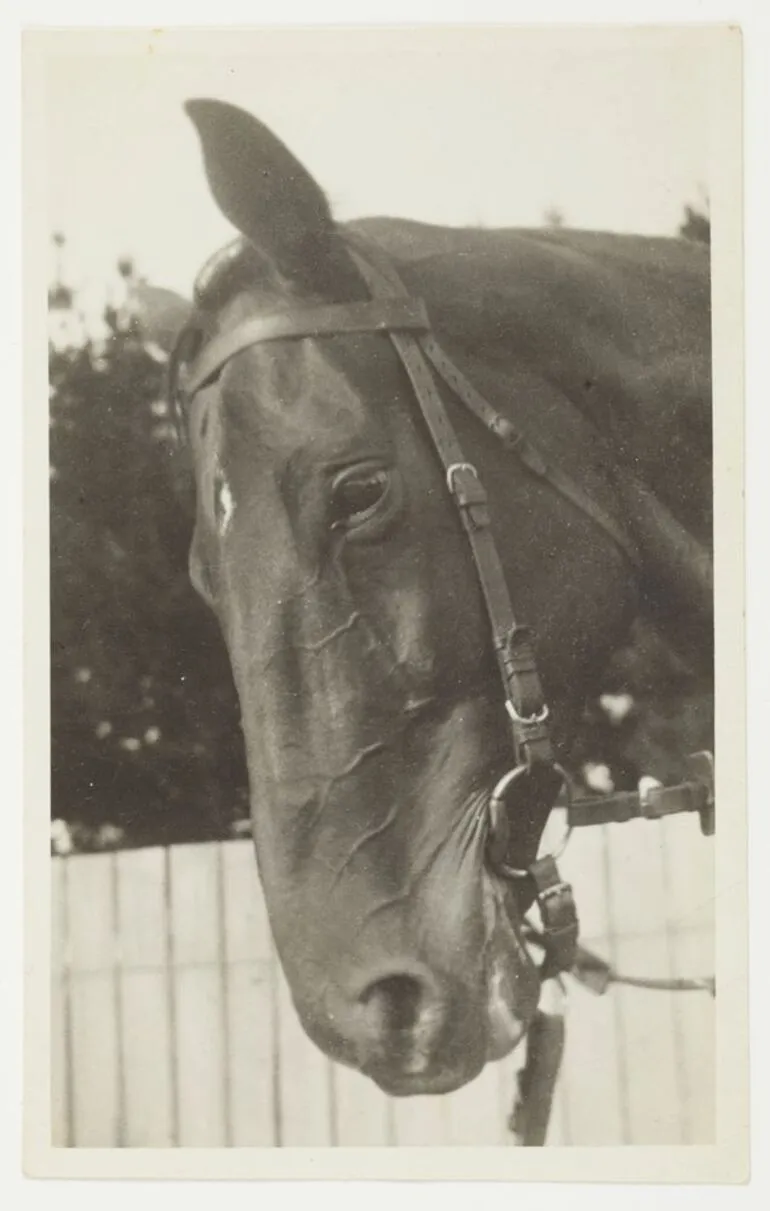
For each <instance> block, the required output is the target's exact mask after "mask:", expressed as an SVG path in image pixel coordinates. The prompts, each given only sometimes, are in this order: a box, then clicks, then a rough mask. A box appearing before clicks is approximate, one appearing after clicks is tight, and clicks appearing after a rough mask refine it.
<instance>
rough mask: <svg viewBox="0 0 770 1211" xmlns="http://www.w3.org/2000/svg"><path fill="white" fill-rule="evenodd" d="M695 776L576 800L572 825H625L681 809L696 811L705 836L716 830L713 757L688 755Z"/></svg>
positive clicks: (570, 815) (570, 817) (570, 808)
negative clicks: (673, 783)
mask: <svg viewBox="0 0 770 1211" xmlns="http://www.w3.org/2000/svg"><path fill="white" fill-rule="evenodd" d="M687 763H688V765H689V767H690V771H691V773H692V778H691V779H690V780H688V781H686V782H680V783H678V784H677V785H676V786H655V787H652V788H651V789H650V790H648V791H647V792H646V793H645V794H639V792H638V791H618V792H617V793H615V794H612V795H600V796H597V797H596V798H590V799H573V800H572V802H571V803H570V804H569V806H568V808H567V824H568V826H569V828H571V829H572V828H588V827H590V826H591V825H593V824H626V823H627V822H628V821H629V820H661V819H662V818H663V817H664V816H676V815H679V814H680V813H682V812H697V813H698V815H699V817H700V826H701V832H702V833H703V835H704V837H712V836H713V835H714V831H715V807H714V758H713V756H712V754H711V753H706V752H702V753H693V754H692V755H691V756H689V757H688V758H687Z"/></svg>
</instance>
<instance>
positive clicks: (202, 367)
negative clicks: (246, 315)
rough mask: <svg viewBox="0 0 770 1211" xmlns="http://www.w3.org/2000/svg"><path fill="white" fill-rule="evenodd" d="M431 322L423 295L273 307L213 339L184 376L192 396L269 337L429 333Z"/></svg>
mask: <svg viewBox="0 0 770 1211" xmlns="http://www.w3.org/2000/svg"><path fill="white" fill-rule="evenodd" d="M429 330H430V321H429V320H428V313H427V311H426V310H425V304H424V303H423V301H422V299H414V298H407V297H399V298H378V299H370V300H368V301H367V302H364V303H327V304H324V305H321V306H316V307H303V308H300V309H299V310H295V311H286V312H277V313H276V312H273V314H271V315H262V316H256V317H255V318H254V319H251V320H245V321H244V323H242V324H239V325H238V326H237V328H234V329H233V330H232V332H223V333H222V334H221V335H220V336H215V337H214V338H213V340H211V341H209V343H208V344H207V345H206V347H205V348H204V349H203V351H202V352H201V354H200V356H199V357H198V358H197V359H196V360H195V361H194V362H193V364H192V366H191V367H190V369H189V370H188V371H187V373H186V375H185V376H184V378H183V381H182V384H181V386H182V390H183V392H184V394H185V395H186V396H187V397H188V399H189V398H191V397H192V396H193V395H195V393H196V391H199V390H200V388H201V387H202V386H203V385H204V383H206V382H208V380H209V379H210V378H213V377H214V375H215V374H217V373H218V372H219V371H220V370H221V369H222V367H223V366H224V365H225V363H226V362H228V361H229V360H230V358H231V357H234V356H235V354H236V353H240V352H241V351H242V350H243V349H248V347H249V346H250V345H260V344H264V342H265V341H278V340H286V339H290V338H292V337H294V338H300V337H305V336H324V335H326V336H341V335H343V334H347V333H352V332H428V331H429Z"/></svg>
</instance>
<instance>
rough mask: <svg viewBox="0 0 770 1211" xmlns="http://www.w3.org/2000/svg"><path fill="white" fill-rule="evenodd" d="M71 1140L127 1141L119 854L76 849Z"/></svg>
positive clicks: (99, 1144)
mask: <svg viewBox="0 0 770 1211" xmlns="http://www.w3.org/2000/svg"><path fill="white" fill-rule="evenodd" d="M67 862H68V878H67V881H66V882H67V921H68V926H69V946H68V954H69V963H70V1003H71V1019H70V1021H71V1055H72V1065H73V1073H74V1074H75V1075H76V1081H75V1086H74V1089H73V1098H72V1107H73V1123H72V1141H73V1144H74V1145H75V1146H76V1147H81V1148H109V1147H117V1146H118V1145H119V1144H120V1143H121V1134H122V1122H121V1118H122V1107H121V1104H120V1103H121V1090H120V1076H119V1066H120V1059H119V1028H118V1014H117V1013H116V1008H117V998H116V974H115V972H116V960H117V937H116V933H115V917H114V894H113V893H114V881H113V880H114V869H115V868H114V857H113V855H111V854H110V855H107V857H106V859H104V858H102V857H101V856H100V855H96V854H94V855H92V854H77V855H74V856H73V857H71V858H68V859H67Z"/></svg>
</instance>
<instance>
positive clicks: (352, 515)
mask: <svg viewBox="0 0 770 1211" xmlns="http://www.w3.org/2000/svg"><path fill="white" fill-rule="evenodd" d="M389 485H390V475H389V474H388V472H387V471H385V470H384V469H382V468H367V469H365V470H364V469H362V468H360V467H359V468H356V469H355V470H351V471H343V472H342V474H341V475H339V476H338V477H337V479H336V480H335V482H334V484H333V485H332V500H331V525H332V529H335V530H338V529H346V530H350V529H353V528H354V527H355V526H359V525H361V524H362V523H363V522H365V521H367V520H368V519H369V518H370V517H371V516H372V515H373V514H374V513H375V512H376V511H377V509H378V507H379V505H380V504H381V502H382V501H383V499H384V498H385V495H386V493H387V490H388V487H389Z"/></svg>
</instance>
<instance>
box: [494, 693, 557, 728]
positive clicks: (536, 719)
mask: <svg viewBox="0 0 770 1211" xmlns="http://www.w3.org/2000/svg"><path fill="white" fill-rule="evenodd" d="M505 709H506V710H507V712H508V714H509V715H510V717H511V719H512V720H513V722H514V723H545V721H546V719H547V718H548V716H549V715H550V713H551V712H550V711H549V709H548V703H547V702H546V703H545V705H544V706H543V709H542V710H541V711H538V712H537V714H535V715H520V714H519V712H518V711H517V710H516V707H515V706H514V705H513V703H512V702H511V700H510V698H506V700H505Z"/></svg>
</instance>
